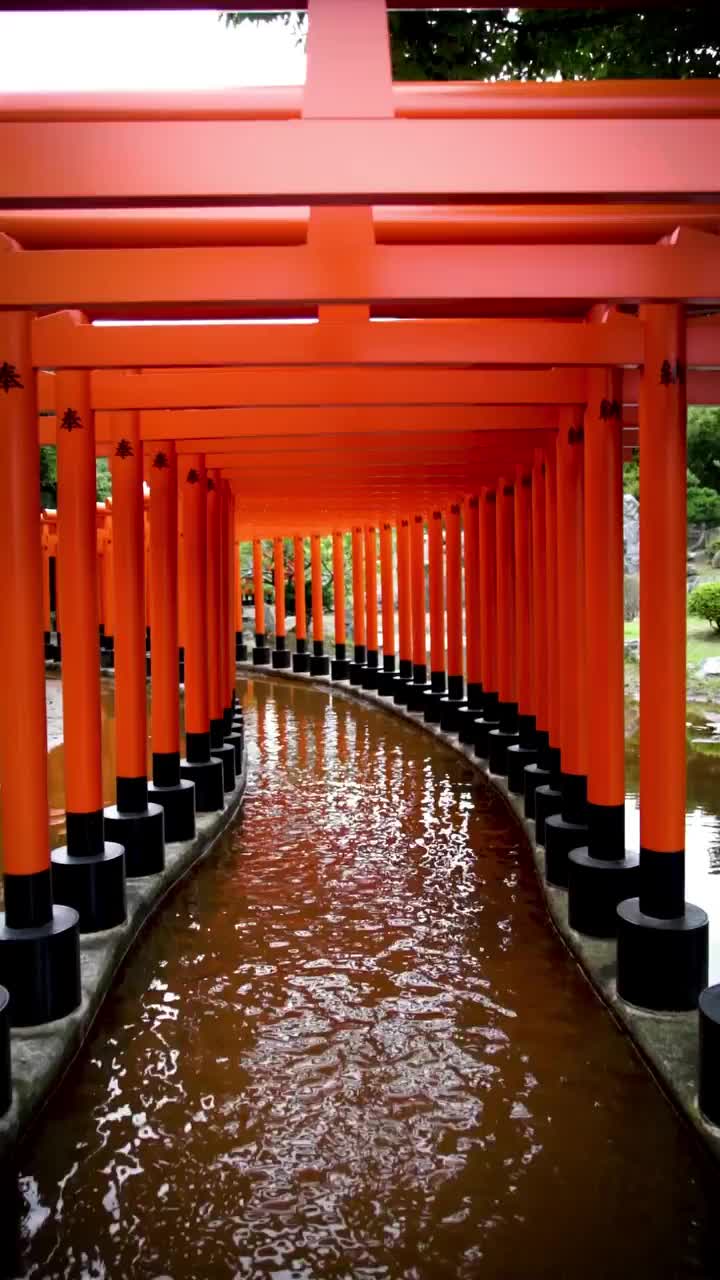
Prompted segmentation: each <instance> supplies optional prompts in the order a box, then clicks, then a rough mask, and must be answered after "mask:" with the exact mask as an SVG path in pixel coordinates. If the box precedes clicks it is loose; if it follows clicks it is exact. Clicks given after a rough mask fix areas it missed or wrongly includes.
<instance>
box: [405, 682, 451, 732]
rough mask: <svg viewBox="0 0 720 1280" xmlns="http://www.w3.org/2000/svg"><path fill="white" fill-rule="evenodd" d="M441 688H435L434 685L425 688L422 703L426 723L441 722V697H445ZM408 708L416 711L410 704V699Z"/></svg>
mask: <svg viewBox="0 0 720 1280" xmlns="http://www.w3.org/2000/svg"><path fill="white" fill-rule="evenodd" d="M443 696H444V695H443V693H442V690H441V689H433V688H432V686H431V687H430V688H428V689H426V690H425V693H424V696H423V703H422V714H423V720H424V721H425V723H426V724H439V723H440V699H441V698H442V697H443ZM408 708H409V709H410V710H411V711H414V710H415V708H414V707H411V706H410V700H409V699H408Z"/></svg>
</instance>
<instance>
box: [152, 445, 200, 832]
mask: <svg viewBox="0 0 720 1280" xmlns="http://www.w3.org/2000/svg"><path fill="white" fill-rule="evenodd" d="M150 481H151V483H150V559H149V571H150V605H151V613H152V618H153V625H152V630H151V634H150V659H151V662H150V669H151V672H152V703H151V733H152V772H153V781H152V786H151V787H150V788H149V794H150V797H151V799H152V800H154V801H155V802H156V803H157V804H160V805H162V807H163V810H164V813H165V839H166V840H168V841H175V840H192V838H193V836H194V835H195V788H194V786H193V784H192V783H191V782H188V781H187V780H186V779H183V778H181V777H180V690H179V687H178V466H177V452H176V449H175V444H174V442H173V441H172V440H168V441H166V442H163V443H162V444H158V445H156V446H155V447H154V448H153V449H152V451H151V463H150Z"/></svg>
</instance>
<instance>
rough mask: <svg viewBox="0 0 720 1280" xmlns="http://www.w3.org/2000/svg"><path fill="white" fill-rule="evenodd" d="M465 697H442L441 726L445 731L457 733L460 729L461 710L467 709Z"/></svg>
mask: <svg viewBox="0 0 720 1280" xmlns="http://www.w3.org/2000/svg"><path fill="white" fill-rule="evenodd" d="M467 709H468V705H467V702H466V701H465V699H464V698H451V697H447V698H441V699H440V728H441V729H442V731H443V733H457V732H458V731H459V729H460V712H461V711H467Z"/></svg>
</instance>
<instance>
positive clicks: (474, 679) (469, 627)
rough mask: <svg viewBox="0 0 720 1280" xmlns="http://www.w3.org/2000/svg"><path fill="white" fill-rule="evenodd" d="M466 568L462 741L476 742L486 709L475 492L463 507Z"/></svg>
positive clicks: (460, 726)
mask: <svg viewBox="0 0 720 1280" xmlns="http://www.w3.org/2000/svg"><path fill="white" fill-rule="evenodd" d="M463 550H464V555H463V568H464V575H465V670H466V676H467V698H466V701H465V705H464V706H461V707H460V708H459V709H458V713H457V719H458V734H459V736H460V741H461V742H464V743H466V744H467V745H472V743H473V742H474V741H475V721H476V720H477V719H478V717H479V716H480V714H481V712H482V708H483V685H482V648H481V643H480V625H481V623H480V616H481V614H480V499H479V496H478V495H477V494H472V495H471V496H470V497H468V498H466V499H465V503H464V510H463Z"/></svg>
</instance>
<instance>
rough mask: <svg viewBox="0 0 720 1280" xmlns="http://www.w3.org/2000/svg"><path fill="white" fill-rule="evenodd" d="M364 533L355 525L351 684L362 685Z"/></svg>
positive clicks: (364, 648)
mask: <svg viewBox="0 0 720 1280" xmlns="http://www.w3.org/2000/svg"><path fill="white" fill-rule="evenodd" d="M363 552H364V545H363V531H362V528H360V526H358V525H355V526H354V527H353V531H352V606H353V661H352V662H351V663H350V683H351V684H360V682H361V679H362V676H361V670H360V668H361V667H364V666H365V664H366V661H367V646H366V631H365V590H364V587H365V557H364V554H363Z"/></svg>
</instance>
